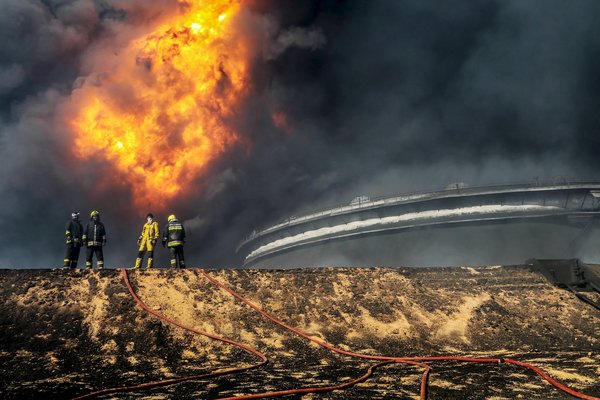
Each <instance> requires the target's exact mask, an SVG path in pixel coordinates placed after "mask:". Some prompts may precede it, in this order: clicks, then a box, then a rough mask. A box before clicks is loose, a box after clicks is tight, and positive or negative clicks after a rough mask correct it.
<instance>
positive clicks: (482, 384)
mask: <svg viewBox="0 0 600 400" xmlns="http://www.w3.org/2000/svg"><path fill="white" fill-rule="evenodd" d="M210 274H211V275H212V276H213V277H215V278H216V279H218V280H219V281H221V282H223V283H226V284H227V285H229V286H230V287H232V288H234V289H235V290H236V291H238V292H239V293H241V294H243V295H244V296H246V297H247V298H248V299H249V300H250V301H252V302H253V303H254V304H256V305H258V306H260V307H262V308H263V309H264V310H265V311H267V312H269V313H272V314H274V315H276V316H278V317H279V318H281V319H282V320H284V321H285V322H287V323H289V324H291V325H293V326H297V327H299V328H301V329H303V330H304V331H306V332H308V333H309V334H310V335H312V336H314V337H316V338H319V339H321V340H325V341H327V342H329V343H332V344H334V345H336V346H338V347H341V348H344V349H348V350H354V351H359V352H363V353H367V354H388V355H398V356H413V355H464V356H494V357H510V358H516V359H519V360H522V361H526V362H531V363H534V364H535V365H537V366H539V367H541V368H543V369H545V370H546V371H548V372H549V373H550V374H551V375H552V376H554V377H555V378H557V379H559V380H561V381H563V382H564V383H566V384H569V385H570V386H572V387H573V388H575V389H578V390H581V391H583V392H585V393H588V394H595V395H596V396H600V378H599V377H600V343H599V335H598V333H597V332H598V326H600V312H598V311H597V310H595V309H594V308H592V307H590V306H588V305H586V304H584V303H582V302H581V301H579V300H578V299H577V298H576V297H575V296H574V295H572V294H571V293H569V292H566V291H564V290H561V289H559V288H556V287H554V286H552V285H550V284H549V283H548V282H547V281H546V280H545V279H544V278H543V277H542V276H541V275H539V274H538V273H536V272H534V271H532V269H531V268H529V267H528V266H512V267H481V268H435V269H433V268H425V269H382V268H357V269H343V268H341V269H340V268H338V269H333V268H317V269H301V270H270V271H267V270H260V271H258V270H218V271H210ZM130 277H131V281H132V284H133V286H134V288H135V290H136V291H137V293H138V295H139V296H140V298H141V299H142V300H143V301H144V302H146V304H147V305H148V306H150V307H152V308H154V309H156V310H158V311H159V312H161V313H163V314H166V315H168V316H169V317H171V318H173V319H176V320H178V321H180V322H182V323H184V324H187V325H190V326H193V327H194V328H196V329H199V330H203V331H206V332H208V333H212V334H216V335H221V336H225V337H227V338H230V339H233V340H238V341H241V342H243V343H246V344H248V345H251V346H253V347H255V348H257V349H258V350H260V351H261V352H263V353H265V354H266V355H267V356H268V357H269V358H270V360H271V362H270V364H268V365H267V366H266V367H263V368H261V369H259V370H255V371H252V372H247V373H243V374H240V375H236V376H228V377H222V378H218V379H212V380H207V381H195V382H188V383H183V384H179V385H176V386H172V387H167V388H159V389H153V390H150V391H146V392H142V393H130V394H123V395H119V396H118V397H115V398H152V399H184V398H192V397H193V398H218V397H225V396H234V395H238V394H245V393H254V392H262V391H267V390H281V389H290V388H296V387H302V386H307V385H314V386H322V385H328V384H337V383H341V382H343V381H346V380H350V379H353V378H356V377H358V376H360V375H362V374H363V373H364V371H365V370H366V368H368V366H369V365H371V364H373V362H371V361H368V360H361V359H356V358H352V357H348V356H341V355H337V354H334V353H331V352H330V351H328V350H326V349H323V348H320V347H317V346H316V345H314V344H310V343H307V342H306V341H305V340H304V339H301V338H299V337H297V336H296V335H294V334H293V333H291V332H289V331H287V330H285V329H283V328H282V327H279V326H277V325H274V324H273V323H272V322H270V321H268V320H266V319H264V318H263V317H261V316H260V315H258V314H256V313H255V312H253V311H251V310H250V309H249V308H248V307H247V306H245V305H244V304H242V303H241V302H239V301H237V300H235V299H234V298H233V297H232V296H231V295H229V294H227V293H225V292H223V291H222V290H219V289H218V288H217V287H215V286H214V285H212V284H211V283H210V282H209V281H208V280H206V279H205V278H204V277H203V276H202V275H201V274H200V273H199V271H197V270H193V269H190V270H159V269H157V270H150V271H135V272H130ZM0 287H1V288H2V292H1V293H2V294H1V296H2V303H1V305H0V306H1V307H2V309H1V310H0V326H1V329H0V335H1V339H0V370H1V373H2V376H3V377H4V379H3V380H2V381H3V382H2V383H0V392H1V393H2V394H3V398H7V399H13V398H14V399H28V398H31V399H33V398H35V399H39V398H65V399H66V398H70V397H73V396H75V395H80V394H85V393H88V392H91V391H94V390H98V389H102V388H106V387H113V386H121V385H129V384H135V383H141V382H147V381H151V380H159V379H164V378H169V377H174V376H180V375H192V374H200V373H203V372H209V371H213V370H217V369H221V368H229V367H234V366H243V365H251V364H253V363H256V358H255V357H253V356H251V355H249V354H248V353H246V352H244V351H242V350H240V349H237V348H235V347H232V346H230V345H227V344H223V343H220V342H215V341H213V340H209V339H206V338H202V337H198V336H196V335H192V334H190V333H188V332H185V331H183V330H181V329H179V328H176V327H173V326H170V325H168V324H166V323H164V322H161V321H159V320H158V319H157V318H155V317H153V316H150V315H148V314H147V313H146V312H144V311H143V310H141V309H140V308H139V307H136V305H135V302H134V301H133V300H132V298H131V296H130V295H129V293H128V291H127V288H126V287H125V285H124V282H123V279H122V277H121V274H120V271H115V270H105V271H62V270H57V271H48V270H46V271H39V270H38V271H30V270H28V271H24V270H3V271H0ZM432 367H433V373H432V376H431V379H430V399H449V398H450V399H514V398H523V399H550V398H552V399H561V398H565V399H566V398H570V397H568V396H566V395H563V394H562V393H561V392H558V391H556V390H554V389H553V388H552V387H551V386H549V385H548V384H546V383H545V382H544V381H542V380H540V379H539V378H537V376H536V375H535V374H533V373H530V372H527V371H526V370H522V369H519V368H517V367H514V366H510V365H505V364H501V365H495V364H494V365H467V364H456V363H451V362H444V363H435V364H432ZM419 379H420V371H419V370H418V369H416V368H413V367H408V366H401V365H393V366H388V367H384V368H382V369H380V370H378V371H377V373H376V374H375V377H374V378H373V379H371V380H369V381H367V382H366V383H363V384H360V385H358V386H356V387H354V388H352V389H350V390H347V391H344V392H333V393H327V394H322V395H318V396H317V395H310V396H304V397H303V398H306V399H309V398H324V399H365V398H369V399H403V398H406V399H414V398H418V384H419ZM108 398H110V396H109V397H108ZM296 398H298V397H296Z"/></svg>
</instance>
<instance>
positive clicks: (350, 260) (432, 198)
mask: <svg viewBox="0 0 600 400" xmlns="http://www.w3.org/2000/svg"><path fill="white" fill-rule="evenodd" d="M599 215H600V182H578V183H563V184H519V185H502V186H485V187H468V186H467V185H465V184H463V183H460V184H452V185H449V186H448V187H446V188H445V189H444V190H439V191H433V192H422V193H410V194H404V195H398V196H392V197H385V198H376V199H372V198H369V197H368V196H358V197H356V198H355V199H353V200H352V201H351V202H350V203H349V204H346V205H342V206H339V207H335V208H330V209H327V210H320V211H316V212H312V213H309V214H307V215H303V216H296V217H291V218H288V219H286V220H284V221H281V222H280V223H278V224H275V225H273V226H270V227H267V228H264V229H261V230H258V231H254V232H253V233H252V234H251V235H249V236H248V238H246V239H245V240H244V241H243V242H242V243H240V245H239V246H238V248H237V251H238V253H239V254H240V255H241V256H242V257H243V259H244V265H245V266H251V267H264V268H269V267H277V268H282V267H306V266H314V265H319V266H325V265H331V266H338V265H339V266H425V265H428V266H431V265H493V264H504V265H506V264H515V263H522V262H523V261H524V260H525V259H528V258H571V257H580V258H584V259H586V260H592V261H593V260H594V259H597V258H598V257H600V252H597V250H596V248H597V247H599V246H598V245H597V243H598V244H600V243H599V241H600V231H599V230H598V229H597V225H598V223H597V221H598V216H599Z"/></svg>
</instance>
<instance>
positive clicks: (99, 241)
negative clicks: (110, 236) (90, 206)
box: [83, 221, 106, 246]
mask: <svg viewBox="0 0 600 400" xmlns="http://www.w3.org/2000/svg"><path fill="white" fill-rule="evenodd" d="M83 241H84V242H85V243H86V244H87V246H102V245H103V244H104V242H105V241H106V230H105V229H104V224H103V223H102V222H100V221H97V222H94V221H90V222H88V224H87V226H86V227H85V232H84V233H83Z"/></svg>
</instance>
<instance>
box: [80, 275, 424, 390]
mask: <svg viewBox="0 0 600 400" xmlns="http://www.w3.org/2000/svg"><path fill="white" fill-rule="evenodd" d="M121 272H122V274H123V280H124V281H125V285H126V286H127V289H128V290H129V293H130V294H131V296H132V297H133V299H134V300H135V302H136V303H137V304H138V305H139V306H140V307H141V308H142V309H143V310H145V311H146V312H148V313H150V314H152V315H154V316H156V317H157V318H159V319H161V320H163V321H165V322H168V323H170V324H172V325H175V326H177V327H179V328H182V329H184V330H186V331H189V332H192V333H195V334H197V335H202V336H205V337H208V338H211V339H214V340H218V341H221V342H225V343H228V344H231V345H234V346H237V347H239V348H241V349H243V350H245V351H246V352H248V353H250V354H253V355H255V356H257V357H259V358H260V359H261V362H260V363H258V364H254V365H251V366H248V367H240V368H231V369H226V370H222V371H215V372H211V373H206V374H200V375H192V376H186V377H180V378H174V379H166V380H161V381H156V382H148V383H143V384H139V385H131V386H122V387H114V388H108V389H103V390H99V391H96V392H92V393H88V394H85V395H83V396H78V397H75V398H73V399H72V400H80V399H91V398H96V397H100V396H104V395H107V394H112V393H125V392H133V391H139V390H146V389H152V388H156V387H162V386H168V385H173V384H176V383H181V382H185V381H190V380H198V379H206V378H214V377H218V376H223V375H230V374H235V373H240V372H244V371H249V370H252V369H256V368H259V367H261V366H263V365H265V364H267V363H268V362H269V359H268V358H267V357H266V356H265V355H264V354H263V353H261V352H259V351H258V350H256V349H253V348H251V347H250V346H247V345H245V344H243V343H238V342H235V341H233V340H230V339H226V338H223V337H220V336H216V335H212V334H210V333H206V332H202V331H199V330H197V329H195V328H192V327H189V326H186V325H183V324H181V323H179V322H177V321H175V320H173V319H171V318H169V317H167V316H165V315H163V314H161V313H159V312H157V311H155V310H153V309H152V308H150V307H148V306H147V305H146V304H145V303H144V302H143V301H142V300H140V298H139V297H138V296H137V294H136V293H135V291H134V290H133V287H132V286H131V282H130V281H129V276H128V274H127V270H126V269H125V268H122V269H121ZM392 363H401V364H409V365H420V366H424V367H425V368H426V372H425V374H424V375H423V380H422V382H421V391H422V393H425V392H424V391H425V390H426V379H427V374H428V372H429V367H427V366H426V365H424V364H421V363H418V362H414V361H394V360H386V361H383V362H380V363H377V364H375V365H372V366H370V367H369V369H368V370H367V372H366V373H365V374H364V375H362V376H360V377H359V378H356V379H354V380H352V381H349V382H346V383H343V384H339V385H335V386H321V387H309V388H301V389H291V390H281V391H273V392H266V393H260V394H252V395H244V396H235V397H227V398H221V399H217V400H231V399H238V400H243V399H256V398H267V397H280V396H286V395H291V394H307V393H322V392H331V391H334V390H342V389H347V388H349V387H352V386H354V385H356V384H358V383H361V382H364V381H366V380H367V379H369V378H370V377H371V376H372V375H373V371H375V370H376V369H377V368H379V367H382V366H384V365H388V364H392ZM421 398H422V399H424V397H423V396H422V397H421Z"/></svg>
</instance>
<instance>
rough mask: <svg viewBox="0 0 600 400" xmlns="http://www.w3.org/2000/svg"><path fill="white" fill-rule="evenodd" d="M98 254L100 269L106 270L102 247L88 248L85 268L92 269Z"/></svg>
mask: <svg viewBox="0 0 600 400" xmlns="http://www.w3.org/2000/svg"><path fill="white" fill-rule="evenodd" d="M94 253H96V259H97V260H98V269H101V268H104V253H103V252H102V246H88V248H87V250H86V257H85V267H86V268H92V257H93V256H94Z"/></svg>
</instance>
